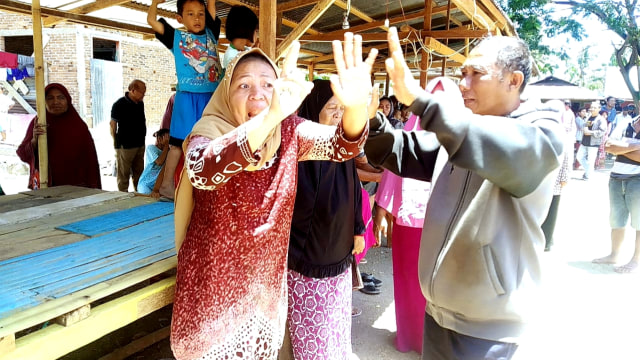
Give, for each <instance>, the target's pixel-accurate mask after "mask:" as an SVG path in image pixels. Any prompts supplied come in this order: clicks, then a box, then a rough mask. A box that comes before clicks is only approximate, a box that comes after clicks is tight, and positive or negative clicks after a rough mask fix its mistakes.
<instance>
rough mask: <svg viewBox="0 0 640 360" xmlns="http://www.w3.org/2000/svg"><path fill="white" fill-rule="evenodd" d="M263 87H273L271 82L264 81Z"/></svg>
mask: <svg viewBox="0 0 640 360" xmlns="http://www.w3.org/2000/svg"><path fill="white" fill-rule="evenodd" d="M264 87H265V88H267V89H271V88H273V84H272V83H265V84H264Z"/></svg>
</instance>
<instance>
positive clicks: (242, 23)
mask: <svg viewBox="0 0 640 360" xmlns="http://www.w3.org/2000/svg"><path fill="white" fill-rule="evenodd" d="M225 31H226V32H225V35H226V37H227V40H229V43H230V44H229V47H228V48H227V51H226V52H225V53H224V58H223V59H222V67H223V68H225V69H226V68H227V65H228V64H229V63H230V62H231V60H233V58H235V57H236V55H238V53H240V52H241V51H244V50H249V49H251V48H252V47H253V46H255V44H256V42H257V40H258V17H257V16H256V14H255V13H254V12H253V11H252V10H251V9H249V8H248V7H246V6H243V5H235V6H233V7H231V10H229V15H228V16H227V23H226V24H225Z"/></svg>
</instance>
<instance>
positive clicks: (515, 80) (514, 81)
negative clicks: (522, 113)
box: [509, 70, 524, 91]
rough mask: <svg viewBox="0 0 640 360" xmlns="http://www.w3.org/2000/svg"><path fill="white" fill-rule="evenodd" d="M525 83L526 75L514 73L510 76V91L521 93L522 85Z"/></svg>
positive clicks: (518, 72)
mask: <svg viewBox="0 0 640 360" xmlns="http://www.w3.org/2000/svg"><path fill="white" fill-rule="evenodd" d="M523 82H524V74H523V73H522V71H518V70H516V71H514V72H512V73H511V75H510V76H509V89H514V90H517V91H520V88H521V87H522V83H523Z"/></svg>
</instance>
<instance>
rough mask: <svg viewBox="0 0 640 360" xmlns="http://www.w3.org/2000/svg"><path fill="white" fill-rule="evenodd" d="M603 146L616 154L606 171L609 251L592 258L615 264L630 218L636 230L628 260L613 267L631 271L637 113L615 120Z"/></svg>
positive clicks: (637, 208) (639, 239)
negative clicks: (631, 116)
mask: <svg viewBox="0 0 640 360" xmlns="http://www.w3.org/2000/svg"><path fill="white" fill-rule="evenodd" d="M605 146H606V149H607V152H609V153H612V154H614V155H616V160H615V162H614V163H613V168H612V169H611V174H610V175H609V224H610V225H611V253H610V254H609V255H607V256H605V257H602V258H597V259H595V260H593V262H594V263H597V264H616V263H617V262H618V261H619V260H620V256H621V254H620V250H621V247H622V243H623V242H624V234H625V228H626V226H627V223H628V221H629V218H631V228H633V229H635V230H636V240H635V250H634V253H633V256H632V257H631V260H630V261H629V262H628V263H626V264H625V265H622V266H619V267H616V268H615V271H616V272H619V273H634V272H638V269H640V117H636V118H635V119H633V120H631V121H629V122H627V123H618V126H617V128H616V129H615V130H614V132H613V133H612V134H611V137H610V139H609V141H607V142H606V144H605Z"/></svg>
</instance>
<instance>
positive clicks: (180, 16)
mask: <svg viewBox="0 0 640 360" xmlns="http://www.w3.org/2000/svg"><path fill="white" fill-rule="evenodd" d="M176 20H178V22H179V23H180V24H184V23H183V22H182V15H178V16H176Z"/></svg>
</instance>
